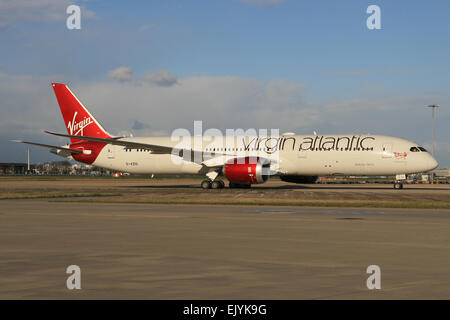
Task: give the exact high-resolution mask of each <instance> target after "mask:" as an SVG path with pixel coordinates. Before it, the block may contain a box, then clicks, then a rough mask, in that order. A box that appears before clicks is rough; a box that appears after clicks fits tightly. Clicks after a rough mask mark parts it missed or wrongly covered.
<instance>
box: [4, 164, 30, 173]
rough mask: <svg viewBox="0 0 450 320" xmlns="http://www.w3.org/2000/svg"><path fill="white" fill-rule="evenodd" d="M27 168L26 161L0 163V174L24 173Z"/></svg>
mask: <svg viewBox="0 0 450 320" xmlns="http://www.w3.org/2000/svg"><path fill="white" fill-rule="evenodd" d="M27 168H28V164H26V163H0V174H25V172H26V171H27Z"/></svg>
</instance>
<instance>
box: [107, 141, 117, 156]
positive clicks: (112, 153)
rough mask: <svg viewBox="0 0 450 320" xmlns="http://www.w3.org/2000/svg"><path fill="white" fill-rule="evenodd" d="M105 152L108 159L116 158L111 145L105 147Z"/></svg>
mask: <svg viewBox="0 0 450 320" xmlns="http://www.w3.org/2000/svg"><path fill="white" fill-rule="evenodd" d="M106 151H107V155H108V159H111V160H112V159H115V158H116V152H115V147H114V146H113V145H112V144H108V145H106Z"/></svg>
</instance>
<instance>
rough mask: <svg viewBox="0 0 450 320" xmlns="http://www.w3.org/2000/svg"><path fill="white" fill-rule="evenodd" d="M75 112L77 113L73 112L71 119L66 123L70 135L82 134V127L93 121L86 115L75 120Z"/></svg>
mask: <svg viewBox="0 0 450 320" xmlns="http://www.w3.org/2000/svg"><path fill="white" fill-rule="evenodd" d="M77 114H78V112H75V113H74V114H73V119H72V121H69V123H68V124H67V130H69V133H70V135H74V136H77V135H81V136H82V135H83V129H84V128H86V127H87V126H89V125H90V124H92V123H94V121H92V118H91V117H88V118H84V119H83V120H81V121H80V122H76V118H77Z"/></svg>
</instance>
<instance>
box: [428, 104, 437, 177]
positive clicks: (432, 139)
mask: <svg viewBox="0 0 450 320" xmlns="http://www.w3.org/2000/svg"><path fill="white" fill-rule="evenodd" d="M427 108H431V128H432V129H431V130H432V136H431V154H432V155H433V158H434V113H435V110H436V108H439V105H438V104H429V105H428V106H427ZM433 182H434V174H433V173H431V183H433Z"/></svg>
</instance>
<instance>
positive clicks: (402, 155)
mask: <svg viewBox="0 0 450 320" xmlns="http://www.w3.org/2000/svg"><path fill="white" fill-rule="evenodd" d="M394 156H395V158H396V159H406V157H407V156H408V154H407V153H406V152H394Z"/></svg>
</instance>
